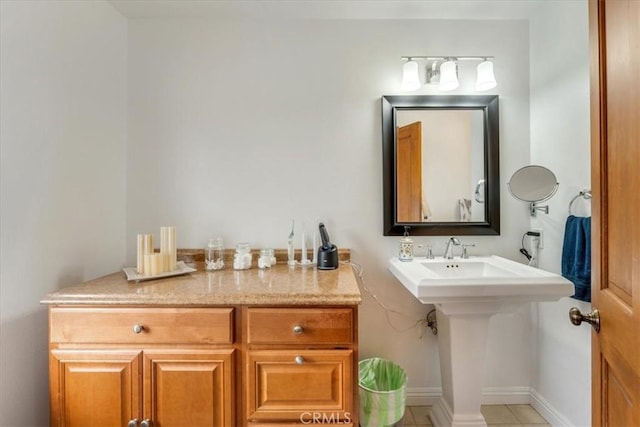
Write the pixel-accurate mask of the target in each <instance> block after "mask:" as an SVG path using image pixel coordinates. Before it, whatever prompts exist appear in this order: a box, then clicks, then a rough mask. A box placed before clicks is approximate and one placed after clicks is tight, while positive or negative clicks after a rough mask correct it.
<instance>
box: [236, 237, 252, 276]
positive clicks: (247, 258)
mask: <svg viewBox="0 0 640 427" xmlns="http://www.w3.org/2000/svg"><path fill="white" fill-rule="evenodd" d="M251 260H252V256H251V247H250V246H249V243H238V244H237V245H236V253H235V254H234V255H233V269H234V270H248V269H250V268H251Z"/></svg>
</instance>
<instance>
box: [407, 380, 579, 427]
mask: <svg viewBox="0 0 640 427" xmlns="http://www.w3.org/2000/svg"><path fill="white" fill-rule="evenodd" d="M441 396H442V388H440V387H407V406H433V405H435V404H436V403H437V402H438V400H439V399H440V397H441ZM482 404H483V405H531V406H533V408H534V409H535V410H536V411H538V413H539V414H540V415H542V416H543V417H544V419H545V420H547V421H548V422H549V424H551V425H552V426H554V427H572V424H571V422H570V421H569V420H568V419H567V418H566V417H565V416H564V415H562V414H561V413H560V412H559V411H558V410H557V409H556V408H555V407H554V406H553V405H552V404H550V403H549V401H547V400H546V399H545V398H544V397H542V395H541V394H540V393H538V392H537V391H536V390H535V389H533V388H531V387H485V388H483V389H482Z"/></svg>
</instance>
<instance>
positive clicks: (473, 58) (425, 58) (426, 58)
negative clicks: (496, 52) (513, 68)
mask: <svg viewBox="0 0 640 427" xmlns="http://www.w3.org/2000/svg"><path fill="white" fill-rule="evenodd" d="M400 59H402V60H405V61H411V60H414V59H417V60H423V61H434V60H438V59H440V60H445V59H453V60H456V61H484V60H487V59H494V57H493V56H491V55H487V56H452V55H447V56H424V55H422V56H421V55H411V56H401V57H400Z"/></svg>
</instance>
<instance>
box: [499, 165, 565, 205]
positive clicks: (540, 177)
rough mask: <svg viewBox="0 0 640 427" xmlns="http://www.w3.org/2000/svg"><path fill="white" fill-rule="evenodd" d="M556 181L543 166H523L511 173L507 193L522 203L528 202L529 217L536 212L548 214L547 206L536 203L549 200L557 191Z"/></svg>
mask: <svg viewBox="0 0 640 427" xmlns="http://www.w3.org/2000/svg"><path fill="white" fill-rule="evenodd" d="M559 185H560V184H559V183H558V180H557V179H556V176H555V174H554V173H553V172H551V171H550V170H549V169H547V168H545V167H544V166H538V165H531V166H525V167H522V168H520V169H518V170H517V171H515V172H514V173H513V175H512V176H511V179H510V180H509V192H510V193H511V195H512V196H513V197H515V198H516V199H518V200H522V201H523V202H529V212H530V213H531V216H536V212H537V211H543V212H544V213H547V214H548V213H549V206H538V205H537V203H538V202H544V201H545V200H548V199H550V198H551V197H553V195H554V194H556V191H558V186H559Z"/></svg>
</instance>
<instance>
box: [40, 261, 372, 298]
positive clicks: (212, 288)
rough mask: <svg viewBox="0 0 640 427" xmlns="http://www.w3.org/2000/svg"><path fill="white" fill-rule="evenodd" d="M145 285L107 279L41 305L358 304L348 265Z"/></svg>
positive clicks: (196, 276) (279, 267) (226, 272)
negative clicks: (326, 268)
mask: <svg viewBox="0 0 640 427" xmlns="http://www.w3.org/2000/svg"><path fill="white" fill-rule="evenodd" d="M201 270H202V269H201V268H199V269H198V271H197V272H194V273H189V274H186V275H183V276H174V277H169V278H163V279H155V280H148V281H141V282H135V281H131V282H129V281H127V279H126V275H125V273H124V272H122V271H120V272H117V273H113V274H109V275H107V276H103V277H99V278H97V279H94V280H90V281H87V282H84V283H81V284H78V285H75V286H71V287H67V288H64V289H61V290H59V291H57V292H54V293H51V294H49V295H47V296H46V297H45V298H44V299H43V300H42V301H41V303H43V304H54V305H55V304H97V305H198V306H203V305H353V304H359V303H360V301H361V296H360V290H359V288H358V282H357V279H356V275H355V273H354V271H353V269H352V266H351V265H350V264H349V263H348V262H342V263H341V264H340V266H339V268H338V269H336V270H318V269H316V268H315V267H306V268H303V267H294V268H289V267H288V266H287V265H286V263H278V264H276V265H275V266H273V267H271V268H270V269H265V270H260V269H257V268H252V269H250V270H242V271H235V270H233V269H231V268H225V269H223V270H220V271H213V272H207V271H201Z"/></svg>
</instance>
